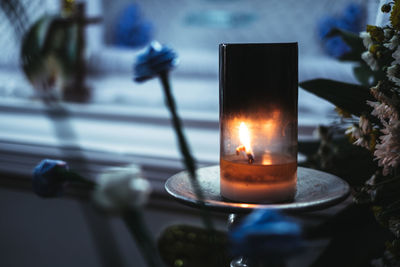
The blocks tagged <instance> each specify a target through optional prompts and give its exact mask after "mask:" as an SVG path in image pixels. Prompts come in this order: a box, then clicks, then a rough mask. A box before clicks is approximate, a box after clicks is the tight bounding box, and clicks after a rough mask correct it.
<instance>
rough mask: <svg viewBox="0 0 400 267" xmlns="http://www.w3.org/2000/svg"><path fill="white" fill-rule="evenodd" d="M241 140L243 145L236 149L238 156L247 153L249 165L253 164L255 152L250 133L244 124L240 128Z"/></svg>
mask: <svg viewBox="0 0 400 267" xmlns="http://www.w3.org/2000/svg"><path fill="white" fill-rule="evenodd" d="M239 140H240V144H241V145H240V146H238V147H237V148H236V154H238V155H239V153H240V152H241V151H243V152H245V153H246V156H247V158H248V161H249V163H253V161H254V156H253V150H252V149H251V142H250V133H249V129H248V128H247V126H246V124H245V123H244V122H242V123H241V124H240V126H239Z"/></svg>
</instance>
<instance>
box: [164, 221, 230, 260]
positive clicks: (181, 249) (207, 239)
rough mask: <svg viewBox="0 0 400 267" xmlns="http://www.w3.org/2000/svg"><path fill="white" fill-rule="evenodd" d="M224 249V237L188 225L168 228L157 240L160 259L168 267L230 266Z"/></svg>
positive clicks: (226, 250)
mask: <svg viewBox="0 0 400 267" xmlns="http://www.w3.org/2000/svg"><path fill="white" fill-rule="evenodd" d="M227 248H228V239H227V235H226V234H225V233H223V232H219V231H214V232H213V233H210V232H209V231H207V230H205V229H203V228H199V227H195V226H189V225H173V226H170V227H168V228H166V229H165V230H164V231H163V233H162V234H161V236H160V238H159V240H158V249H159V251H160V254H161V257H162V259H163V260H164V262H165V263H166V265H167V266H170V267H185V266H186V267H204V266H207V267H220V266H230V260H231V259H230V258H229V255H228V249H227Z"/></svg>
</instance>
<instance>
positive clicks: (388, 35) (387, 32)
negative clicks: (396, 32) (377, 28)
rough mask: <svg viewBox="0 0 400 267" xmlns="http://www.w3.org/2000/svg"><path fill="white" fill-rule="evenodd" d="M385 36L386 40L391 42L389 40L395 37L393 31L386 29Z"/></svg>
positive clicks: (384, 30)
mask: <svg viewBox="0 0 400 267" xmlns="http://www.w3.org/2000/svg"><path fill="white" fill-rule="evenodd" d="M383 34H384V36H385V39H386V40H389V39H391V38H392V37H393V30H392V29H388V28H385V29H383Z"/></svg>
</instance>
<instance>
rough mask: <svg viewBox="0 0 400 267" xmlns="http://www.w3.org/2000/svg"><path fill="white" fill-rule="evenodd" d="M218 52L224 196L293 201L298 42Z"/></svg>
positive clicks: (226, 47) (235, 47) (223, 46)
mask: <svg viewBox="0 0 400 267" xmlns="http://www.w3.org/2000/svg"><path fill="white" fill-rule="evenodd" d="M219 49H220V50H219V53H220V189H221V195H222V196H223V197H225V198H227V199H230V200H234V201H239V202H250V203H275V202H283V201H290V200H292V199H293V198H294V196H295V194H296V182H297V97H298V48H297V43H274V44H221V45H220V47H219Z"/></svg>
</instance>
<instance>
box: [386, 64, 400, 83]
mask: <svg viewBox="0 0 400 267" xmlns="http://www.w3.org/2000/svg"><path fill="white" fill-rule="evenodd" d="M399 73H400V66H399V65H397V64H395V65H392V66H390V67H389V68H388V69H387V77H388V79H389V80H391V81H392V82H394V83H395V84H396V85H397V86H400V79H399V78H397V77H396V76H397V75H399Z"/></svg>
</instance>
